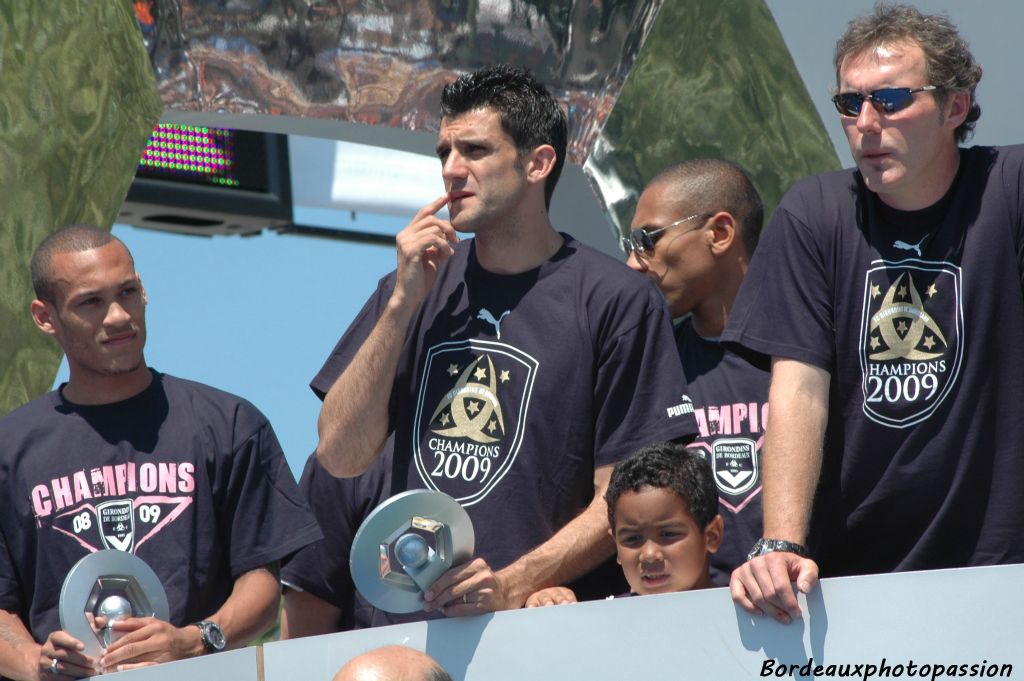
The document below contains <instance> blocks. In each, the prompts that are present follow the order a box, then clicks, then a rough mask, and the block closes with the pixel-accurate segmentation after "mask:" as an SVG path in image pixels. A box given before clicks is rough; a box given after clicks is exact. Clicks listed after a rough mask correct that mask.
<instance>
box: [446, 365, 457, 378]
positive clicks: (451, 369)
mask: <svg viewBox="0 0 1024 681" xmlns="http://www.w3.org/2000/svg"><path fill="white" fill-rule="evenodd" d="M457 373H459V366H458V365H457V364H449V365H448V375H449V376H454V375H455V374H457Z"/></svg>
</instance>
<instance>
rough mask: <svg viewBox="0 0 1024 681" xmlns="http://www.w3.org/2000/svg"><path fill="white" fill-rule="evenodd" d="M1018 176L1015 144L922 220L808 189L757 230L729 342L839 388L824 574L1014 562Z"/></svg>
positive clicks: (853, 195) (1019, 525) (820, 520)
mask: <svg viewBox="0 0 1024 681" xmlns="http://www.w3.org/2000/svg"><path fill="white" fill-rule="evenodd" d="M1022 169H1024V147H1020V146H1014V147H1003V148H987V147H974V148H971V149H964V150H961V155H960V168H959V172H958V174H957V177H956V180H955V182H954V184H953V186H952V187H951V189H950V191H949V192H948V194H947V195H946V197H944V198H943V199H942V200H941V201H940V202H939V204H938V205H936V206H933V207H931V208H928V209H925V210H923V211H915V212H901V211H895V210H892V209H889V208H887V207H886V206H884V204H882V203H881V202H880V201H879V200H878V198H877V197H876V196H875V195H874V194H873V193H871V192H869V191H868V190H867V188H866V187H865V186H864V183H863V180H862V178H861V176H860V174H859V173H858V172H856V171H842V172H835V173H827V174H824V175H818V176H815V177H811V178H808V179H805V180H803V181H801V182H800V183H798V184H797V185H795V186H794V187H793V189H791V190H790V191H789V192H788V193H787V194H786V196H785V197H784V199H783V201H782V202H781V204H780V205H779V207H778V209H776V211H775V215H774V216H773V219H772V222H771V224H770V225H769V227H768V229H767V230H766V231H765V234H764V237H763V239H762V241H761V243H760V245H759V246H758V251H757V255H756V256H755V257H754V259H753V262H752V263H751V266H750V270H749V272H748V273H747V277H746V279H745V281H744V283H743V286H742V287H741V290H740V294H739V297H738V299H737V301H736V304H735V306H734V307H733V309H732V311H731V314H730V316H729V323H728V325H727V328H726V331H725V333H724V335H723V340H724V341H734V342H735V343H737V344H739V345H740V346H743V347H746V348H747V349H749V350H752V351H754V352H756V353H761V354H762V356H779V357H786V358H791V359H796V360H800V361H803V362H807V363H810V364H812V365H815V366H818V367H821V368H824V369H826V370H828V371H829V372H830V373H831V376H832V381H831V387H830V395H829V422H828V427H827V431H826V436H825V457H824V462H823V470H822V476H821V480H820V483H819V486H818V490H817V494H816V497H815V502H814V508H813V513H812V522H811V533H810V538H809V540H810V542H811V544H812V548H813V549H814V552H815V556H816V558H817V559H818V561H819V563H820V566H821V570H822V574H823V575H825V576H828V575H837V574H858V573H868V572H887V571H893V570H914V569H930V568H942V567H956V566H966V565H985V564H994V563H1013V562H1022V561H1024V504H1022V501H1021V499H1022V496H1021V490H1022V489H1024V465H1022V462H1021V460H1020V456H1019V451H1020V443H1021V442H1022V441H1024V418H1021V404H1024V363H1022V362H1020V361H1019V360H1018V355H1019V353H1020V349H1021V347H1024V296H1022V285H1021V284H1022V276H1021V272H1022V265H1024V256H1022V246H1021V244H1022V242H1024V240H1022V238H1021V233H1022V229H1024V196H1022V192H1021V187H1022ZM785 455H786V453H785V452H779V453H773V452H768V456H785Z"/></svg>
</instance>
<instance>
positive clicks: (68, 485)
mask: <svg viewBox="0 0 1024 681" xmlns="http://www.w3.org/2000/svg"><path fill="white" fill-rule="evenodd" d="M195 469H196V467H195V464H193V463H191V462H182V463H160V464H154V463H144V464H142V465H141V466H138V467H136V465H135V464H134V463H122V464H117V465H115V466H102V467H99V468H92V469H89V470H81V471H75V472H74V473H72V474H71V475H64V476H61V477H59V478H54V479H53V480H50V482H49V484H41V485H36V486H35V487H33V488H32V494H31V496H32V509H33V511H34V512H35V515H36V517H37V518H43V517H46V516H48V515H51V514H53V513H55V512H59V511H62V510H64V509H65V508H67V507H68V506H71V505H73V504H79V503H81V502H83V501H86V500H89V499H103V498H105V497H124V496H128V495H131V494H134V493H135V492H137V491H142V492H146V493H151V492H156V491H157V490H159V492H160V493H162V494H189V493H191V492H193V491H195V488H196V483H195Z"/></svg>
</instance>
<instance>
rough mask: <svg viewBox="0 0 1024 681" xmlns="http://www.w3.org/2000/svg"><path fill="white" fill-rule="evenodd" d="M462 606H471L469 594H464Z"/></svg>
mask: <svg viewBox="0 0 1024 681" xmlns="http://www.w3.org/2000/svg"><path fill="white" fill-rule="evenodd" d="M462 604H463V605H469V592H468V591H467V592H466V593H464V594H462Z"/></svg>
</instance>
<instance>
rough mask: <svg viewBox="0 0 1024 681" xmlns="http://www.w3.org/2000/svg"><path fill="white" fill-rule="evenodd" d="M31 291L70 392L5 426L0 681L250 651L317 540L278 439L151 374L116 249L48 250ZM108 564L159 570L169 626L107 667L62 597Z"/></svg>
mask: <svg viewBox="0 0 1024 681" xmlns="http://www.w3.org/2000/svg"><path fill="white" fill-rule="evenodd" d="M32 282H33V285H34V287H35V290H36V295H37V299H36V300H34V301H32V305H31V312H32V318H33V320H34V321H35V323H36V325H37V326H38V327H39V329H40V330H41V331H42V332H43V333H46V334H48V335H50V336H53V337H54V338H55V339H56V340H57V342H58V343H59V344H60V345H61V347H62V348H63V350H64V352H65V354H66V356H67V361H68V367H69V369H70V377H69V380H68V382H67V383H65V384H63V385H62V386H61V387H60V388H58V389H57V390H55V391H53V392H52V393H49V394H47V395H44V396H42V397H40V398H38V399H36V400H33V401H32V402H29V403H28V404H26V405H24V406H23V407H21V408H19V409H17V410H15V411H14V412H12V413H11V414H9V415H8V416H7V417H5V418H4V419H2V420H0V443H3V444H2V447H0V675H3V676H4V677H6V678H10V679H18V680H21V679H32V680H34V679H38V678H40V676H41V675H45V674H47V673H49V674H54V675H60V676H62V677H83V676H92V675H93V674H95V673H98V672H100V671H118V670H122V669H132V668H135V667H139V666H144V665H150V664H155V663H159V662H164V661H169V660H177V659H182V658H186V657H193V656H196V655H201V654H203V653H205V652H214V651H217V650H221V649H225V648H236V647H240V646H243V645H245V644H246V643H248V642H249V641H250V640H252V639H254V638H256V637H257V636H259V635H260V634H262V633H263V632H264V631H265V630H266V629H267V628H268V627H269V626H270V625H271V624H273V621H274V618H275V617H276V614H277V607H278V601H279V597H278V583H277V576H276V572H277V569H278V568H277V565H278V562H279V561H280V560H281V559H283V558H285V557H286V556H287V555H289V554H290V553H292V552H294V551H296V550H297V549H299V548H300V547H302V546H304V545H305V544H307V543H309V542H310V541H312V540H314V539H317V538H318V537H319V536H320V532H319V529H318V528H317V525H316V522H315V521H314V520H313V518H312V516H311V514H310V513H309V510H308V508H307V507H306V505H305V503H304V502H303V501H302V499H301V498H300V496H299V494H298V489H297V487H296V485H295V480H294V478H293V477H292V474H291V471H290V470H289V469H288V465H287V463H286V462H285V460H284V456H283V454H282V452H281V449H280V446H279V445H278V442H277V438H276V437H275V435H274V432H273V430H272V429H271V427H270V424H269V423H268V422H267V420H266V418H264V416H263V415H262V414H261V413H260V412H259V411H257V410H256V408H255V407H253V406H252V405H251V404H249V403H248V402H246V401H245V400H243V399H241V398H238V397H235V396H233V395H229V394H227V393H223V392H220V391H218V390H215V389H213V388H210V387H208V386H204V385H201V384H198V383H193V382H191V381H185V380H182V379H178V378H174V377H172V376H168V375H166V374H161V373H158V372H156V371H153V370H151V369H150V368H149V367H147V365H146V361H145V358H144V355H143V349H144V346H145V342H146V324H145V308H146V292H145V289H144V288H143V287H142V281H141V279H140V278H139V275H138V273H137V272H136V271H135V264H134V261H133V259H132V256H131V254H130V253H129V252H128V249H127V248H126V247H125V245H124V244H123V243H122V242H121V241H120V240H119V239H116V238H114V237H113V236H111V235H110V234H109V233H107V232H105V231H103V230H100V229H98V228H96V227H91V226H81V225H76V226H71V227H67V228H64V229H62V230H60V231H57V232H55V233H54V234H51V235H50V236H49V237H47V238H46V239H45V240H44V241H43V243H42V244H41V245H40V246H39V248H38V249H37V250H36V253H35V255H34V256H33V259H32ZM103 549H117V550H121V551H125V552H128V553H133V554H135V555H136V556H138V557H139V558H141V559H143V560H144V561H145V562H146V563H147V564H148V565H149V566H150V567H151V568H152V569H153V570H154V572H155V573H156V574H157V576H158V577H159V578H160V581H161V583H162V584H163V585H164V588H165V589H166V591H167V597H168V602H169V604H170V621H169V622H164V621H160V620H157V619H155V618H152V617H129V618H127V619H124V620H122V621H118V622H115V623H113V625H112V627H113V630H114V631H115V632H116V633H117V634H118V635H119V637H118V638H117V639H116V640H115V641H114V642H113V643H112V644H111V645H110V646H109V647H107V648H106V649H105V650H104V651H103V653H102V655H101V656H100V657H99V658H98V659H97V658H94V657H91V656H89V655H86V654H85V653H84V652H83V650H84V648H83V645H82V642H81V641H78V640H76V639H75V638H74V637H72V636H71V635H70V634H69V633H67V632H66V631H63V630H61V624H60V620H59V613H58V598H59V596H60V593H61V585H62V583H63V581H64V579H65V576H66V575H67V574H68V572H69V570H70V569H71V568H72V567H73V566H74V565H75V564H76V563H77V562H78V561H79V560H80V559H81V558H83V557H85V556H87V555H89V554H90V553H93V552H96V551H100V550H103ZM83 605H84V604H83ZM83 616H84V615H83Z"/></svg>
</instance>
